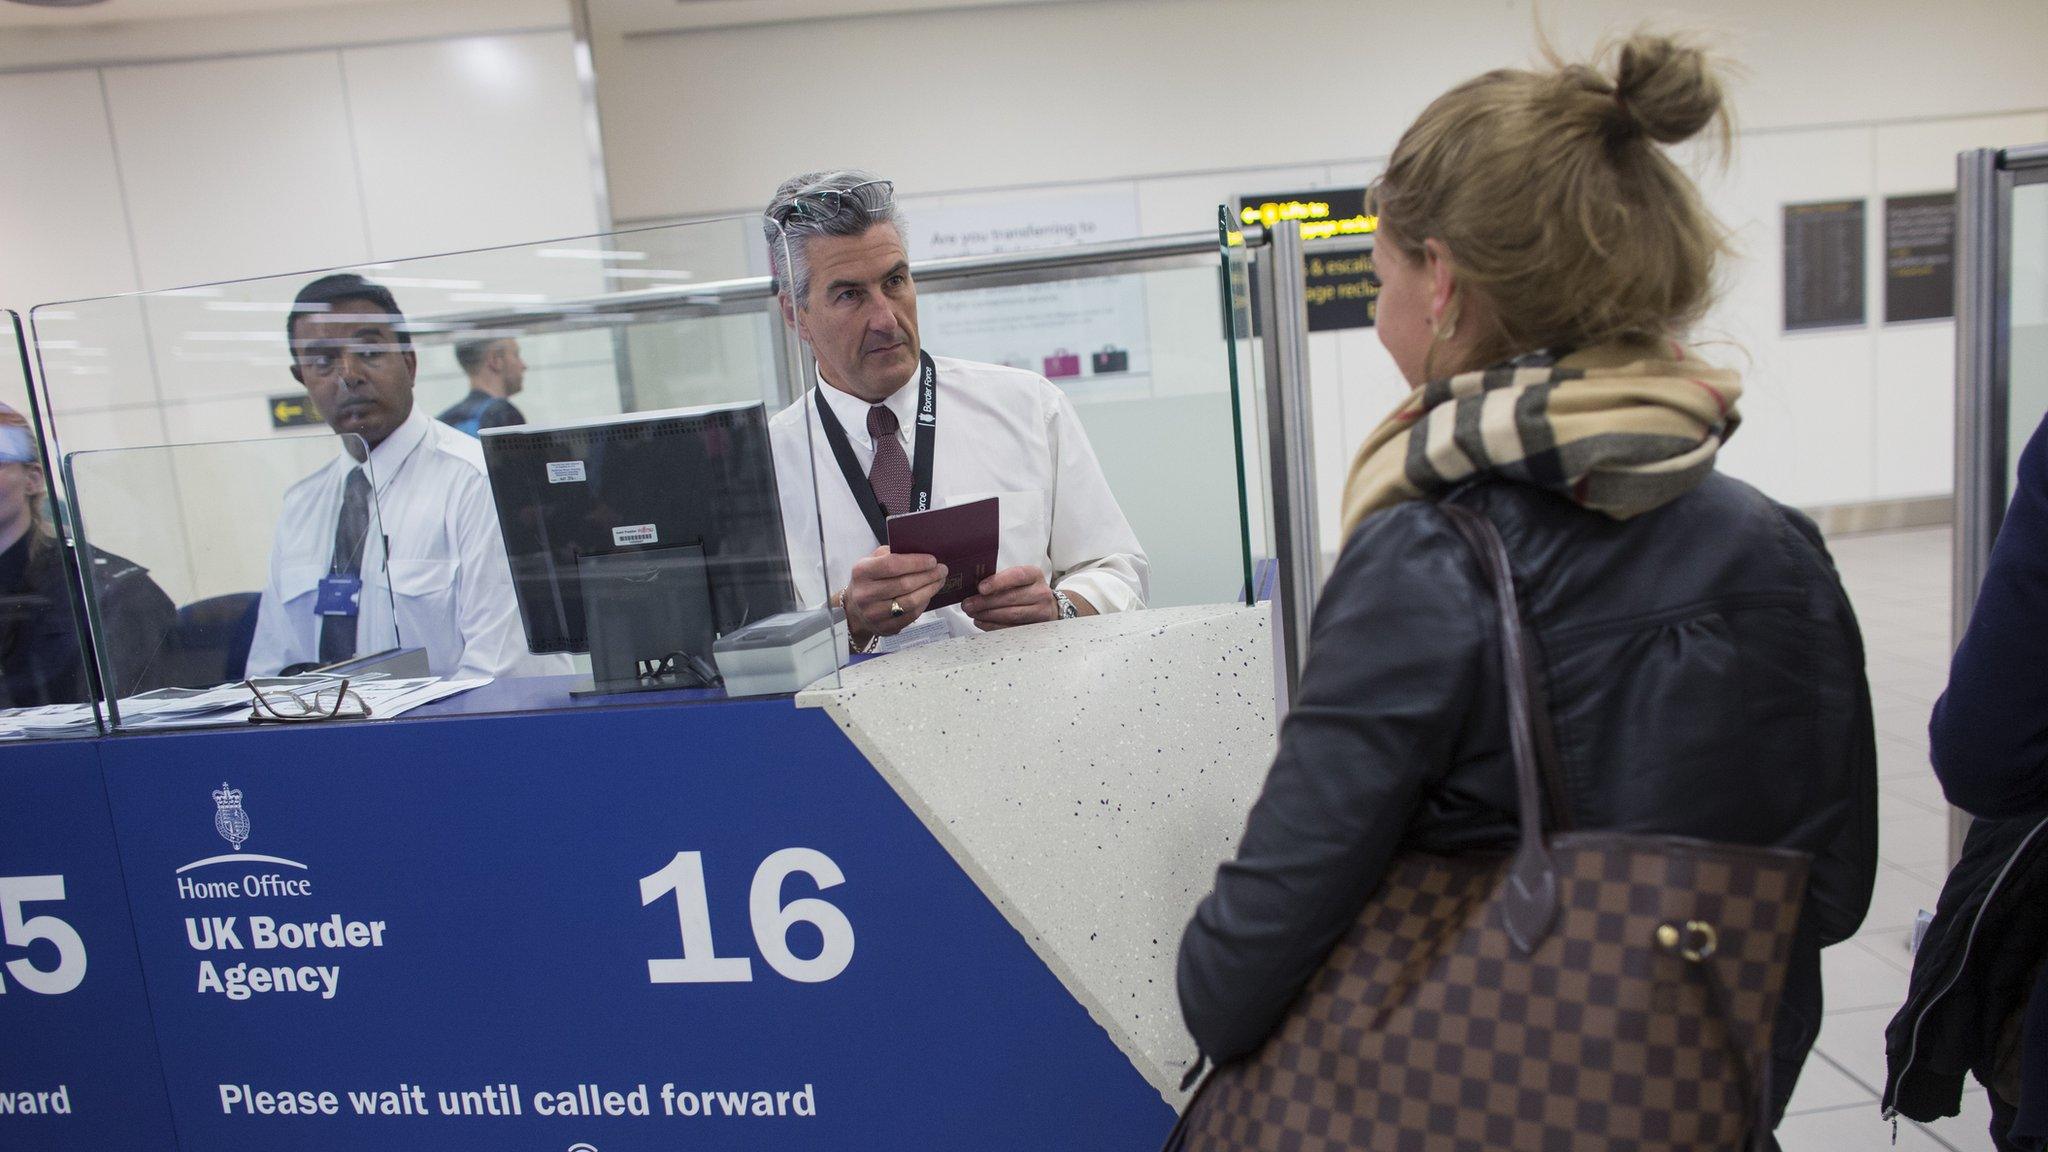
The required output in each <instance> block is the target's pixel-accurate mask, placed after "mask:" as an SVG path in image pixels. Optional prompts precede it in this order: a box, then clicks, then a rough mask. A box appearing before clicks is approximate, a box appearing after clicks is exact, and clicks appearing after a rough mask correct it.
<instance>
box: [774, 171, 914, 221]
mask: <svg viewBox="0 0 2048 1152" xmlns="http://www.w3.org/2000/svg"><path fill="white" fill-rule="evenodd" d="M895 196H896V185H895V184H894V183H893V182H891V181H888V180H869V181H867V182H865V183H862V184H855V185H854V186H853V187H851V188H816V189H812V190H809V191H804V192H798V193H797V194H795V195H794V196H791V197H790V198H789V199H787V200H784V201H782V202H781V203H779V204H776V205H775V206H774V207H772V208H770V209H768V218H769V219H770V220H773V221H775V222H776V223H777V224H785V223H788V222H789V221H790V220H792V219H803V220H829V219H831V218H832V217H834V216H837V215H839V213H840V212H841V211H843V210H844V209H845V207H846V205H847V203H848V202H851V203H854V204H857V205H859V206H860V207H861V208H863V209H865V210H866V211H869V212H877V211H880V210H881V209H883V208H887V207H888V206H889V204H890V202H891V201H892V200H893V199H894V198H895Z"/></svg>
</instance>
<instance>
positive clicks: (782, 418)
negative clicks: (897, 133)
mask: <svg viewBox="0 0 2048 1152" xmlns="http://www.w3.org/2000/svg"><path fill="white" fill-rule="evenodd" d="M765 231H766V232H767V235H768V245H769V249H770V260H771V262H772V263H773V264H774V266H775V278H776V282H777V284H778V285H780V289H781V293H782V297H781V299H782V311H783V316H784V318H785V319H787V320H788V321H789V322H790V323H792V324H794V325H796V328H797V332H798V335H799V336H801V337H802V339H803V340H804V342H805V343H807V344H809V345H810V347H811V351H812V353H813V354H814V355H815V356H816V357H817V361H818V383H817V386H816V387H814V388H812V389H811V390H810V392H809V393H807V394H806V395H805V396H804V397H803V398H802V399H800V400H798V401H797V402H796V403H795V404H792V405H791V406H789V407H788V408H786V409H784V410H783V411H782V412H781V413H779V414H777V415H776V417H775V419H774V421H773V423H772V425H771V431H772V434H773V437H774V440H775V458H776V467H777V471H778V479H779V481H780V485H779V486H780V489H781V493H782V499H783V503H784V522H785V523H786V524H788V525H790V531H791V535H792V537H794V538H796V540H797V541H798V542H797V543H794V544H793V545H792V553H793V555H792V561H793V566H794V567H795V568H796V570H797V574H798V580H799V582H800V583H801V581H802V580H803V578H804V577H803V573H804V570H805V558H804V556H803V555H802V554H803V553H804V552H805V551H807V550H806V549H804V548H803V547H802V545H801V543H800V541H801V538H802V537H803V535H804V528H803V526H804V525H807V524H817V523H819V522H820V521H821V520H822V523H823V528H824V550H825V556H824V565H823V567H824V570H825V575H826V581H827V585H828V587H829V588H831V589H832V592H831V596H830V599H831V600H832V602H833V603H835V604H843V605H844V607H845V609H846V620H847V625H848V627H849V628H850V629H851V631H852V633H853V640H854V644H855V647H856V648H870V647H873V648H880V649H884V650H886V649H887V648H889V647H891V646H898V645H901V644H902V643H905V642H908V641H909V640H910V639H911V637H909V636H901V635H899V634H902V633H904V631H905V630H906V629H908V628H910V627H911V626H912V625H918V624H919V621H920V617H922V616H923V615H924V614H925V606H926V605H927V604H928V603H930V601H931V599H932V597H933V596H934V595H935V594H936V593H937V592H938V590H939V588H940V586H941V585H942V584H943V583H944V581H945V575H946V574H945V570H944V568H943V567H941V566H940V564H939V563H938V561H937V560H936V559H935V558H933V557H931V556H915V555H905V556H893V555H890V553H889V550H888V548H887V547H886V546H881V547H878V545H882V544H883V542H884V540H885V539H886V529H885V527H884V525H883V517H884V516H887V515H893V514H897V513H902V512H906V511H910V510H912V509H914V508H919V507H930V508H943V507H947V506H949V505H953V504H963V503H967V502H969V501H972V500H975V499H979V498H981V497H985V496H999V497H1000V498H1001V501H1002V510H1001V517H1002V535H1001V542H1000V545H999V549H998V557H997V566H998V568H999V571H997V572H996V573H995V574H994V575H993V576H990V577H989V578H988V579H986V580H984V581H982V583H981V585H980V587H979V588H978V589H977V590H976V594H974V595H971V596H969V597H968V598H967V599H966V600H965V601H964V602H962V603H961V604H959V605H958V606H955V607H950V608H944V609H940V610H939V611H938V612H937V613H935V614H934V615H935V617H936V619H934V620H932V621H929V622H926V623H924V624H922V625H921V626H920V627H919V628H918V630H917V633H916V634H914V635H915V636H916V638H917V639H920V640H921V639H927V638H930V639H936V638H938V637H939V636H941V635H946V634H951V635H955V636H959V635H969V634H972V633H973V632H974V630H975V629H992V628H1009V627H1013V626H1015V625H1019V624H1032V623H1037V622H1040V621H1048V620H1058V619H1062V618H1071V617H1074V616H1092V615H1094V614H1096V613H1099V612H1122V611H1127V610H1129V609H1133V608H1142V607H1144V606H1145V582H1146V577H1147V573H1148V567H1147V564H1146V561H1145V551H1144V549H1143V548H1141V547H1140V546H1139V544H1138V540H1137V537H1136V536H1135V535H1134V534H1133V533H1132V532H1131V526H1130V523H1129V522H1128V521H1127V520H1125V519H1124V514H1123V510H1122V509H1121V508H1119V507H1118V506H1117V502H1116V497H1115V496H1114V495H1112V494H1111V493H1110V490H1109V484H1108V482H1107V481H1105V480H1104V479H1103V476H1102V469H1101V467H1100V466H1099V465H1098V464H1097V463H1096V460H1095V452H1094V450H1093V449H1092V448H1090V447H1089V444H1088V434H1087V433H1086V432H1085V431H1083V429H1082V427H1081V421H1080V418H1079V417H1078V416H1076V415H1075V413H1074V407H1073V405H1072V404H1070V403H1069V402H1068V401H1067V398H1066V395H1065V394H1064V393H1062V392H1061V391H1060V390H1059V389H1058V388H1056V387H1054V386H1053V385H1052V384H1051V383H1050V382H1048V381H1047V380H1046V379H1045V378H1044V377H1043V376H1039V375H1036V374H1035V373H1031V372H1026V371H1022V370H1020V369H1016V368H1005V367H1001V366H999V365H995V364H979V363H975V362H973V361H969V360H955V359H952V358H949V357H944V356H934V355H932V354H930V353H928V352H926V351H925V350H924V348H923V347H922V346H921V345H920V344H919V342H918V334H917V286H916V284H914V283H913V282H912V280H911V277H910V258H909V256H908V255H907V253H906V251H905V248H904V240H903V230H902V227H901V224H900V222H899V219H898V216H897V213H896V209H895V204H894V200H893V187H892V185H891V184H890V183H889V182H888V181H886V180H878V179H876V178H874V177H873V176H872V175H871V174H869V173H866V172H857V171H847V172H831V173H811V174H808V175H804V176H797V177H795V178H793V179H790V180H787V181H785V182H784V183H783V185H782V187H780V188H778V189H776V192H775V198H774V199H773V200H771V201H770V202H769V205H768V212H767V222H766V226H765ZM785 245H786V246H787V249H788V251H787V254H786V256H785V253H784V251H783V249H784V246H785ZM785 260H786V261H787V262H788V263H789V264H791V265H793V267H784V266H783V265H784V263H785ZM926 412H929V413H931V415H930V416H927V417H925V418H924V421H923V422H924V424H925V425H926V427H922V428H921V427H919V423H920V413H926ZM914 432H915V433H916V434H915V435H913V433H914ZM927 450H929V452H930V454H931V457H932V458H931V459H929V460H925V459H919V458H918V457H920V456H922V455H923V454H924V453H925V452H926V451H927ZM842 461H844V462H842ZM855 464H857V465H858V468H857V469H856V468H855V467H853V465H855ZM814 474H815V477H816V483H815V487H814V486H813V475H814ZM813 492H815V493H816V500H817V501H818V507H816V508H815V509H814V508H813V505H812V494H813ZM808 551H811V552H815V551H816V548H815V546H813V547H812V548H811V549H808ZM817 567H818V564H817V558H816V557H815V556H812V557H810V570H811V571H812V572H815V571H816V570H817ZM809 591H810V592H811V594H810V595H808V596H806V599H808V600H812V601H816V600H818V599H822V598H823V596H822V595H821V593H822V590H816V589H813V590H809ZM891 637H895V638H897V639H896V640H894V641H891V640H890V639H889V638H891Z"/></svg>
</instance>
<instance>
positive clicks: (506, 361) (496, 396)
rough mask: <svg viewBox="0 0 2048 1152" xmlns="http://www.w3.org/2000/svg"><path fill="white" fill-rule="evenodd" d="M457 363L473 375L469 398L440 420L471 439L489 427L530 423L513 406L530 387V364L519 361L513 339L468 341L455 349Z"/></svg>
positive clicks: (507, 337)
mask: <svg viewBox="0 0 2048 1152" xmlns="http://www.w3.org/2000/svg"><path fill="white" fill-rule="evenodd" d="M455 362H456V363H457V364H460V365H462V370H463V371H464V372H467V373H469V395H467V396H464V397H463V398H462V399H460V400H458V401H456V402H455V404H454V405H453V406H452V407H450V408H449V409H448V410H447V411H446V412H443V413H441V415H440V416H438V417H436V419H438V420H440V421H441V423H443V424H446V425H448V426H449V427H451V428H459V429H461V430H462V431H464V432H467V433H469V434H470V435H471V436H474V435H476V434H477V433H479V432H481V431H483V430H484V429H486V428H503V427H505V426H507V425H510V424H524V423H526V416H525V415H524V414H523V413H521V412H520V411H519V409H517V408H515V407H513V406H512V399H511V398H512V397H513V396H516V395H518V393H519V390H520V389H521V388H524V387H525V386H526V361H524V360H521V359H520V358H519V341H517V340H514V339H513V338H511V337H510V336H498V337H491V338H488V339H483V340H465V341H463V342H462V343H460V344H457V345H456V346H455Z"/></svg>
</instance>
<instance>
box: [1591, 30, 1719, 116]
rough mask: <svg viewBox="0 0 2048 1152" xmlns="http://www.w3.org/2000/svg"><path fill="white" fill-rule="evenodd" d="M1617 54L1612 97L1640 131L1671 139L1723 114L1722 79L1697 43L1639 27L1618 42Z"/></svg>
mask: <svg viewBox="0 0 2048 1152" xmlns="http://www.w3.org/2000/svg"><path fill="white" fill-rule="evenodd" d="M1617 55H1618V59H1617V61H1616V64H1615V71H1614V98H1615V103H1616V104H1617V106H1619V107H1620V109H1621V110H1622V111H1623V113H1625V114H1626V117H1627V119H1628V121H1629V122H1630V123H1631V124H1632V125H1634V126H1635V127H1636V128H1637V129H1638V130H1640V131H1641V132H1642V134H1643V135H1645V136H1648V137H1649V138H1650V139H1652V140H1655V141H1656V142H1658V143H1659V144H1676V143H1679V142H1680V141H1683V140H1690V139H1691V138H1692V137H1694V136H1696V135H1698V134H1699V133H1700V132H1701V130H1703V129H1705V128H1706V127H1707V126H1708V125H1709V124H1712V123H1714V121H1715V120H1716V119H1717V118H1718V117H1720V116H1721V115H1722V108H1721V81H1720V79H1719V77H1717V76H1716V75H1715V70H1714V67H1713V64H1712V61H1711V60H1710V59H1709V58H1708V56H1707V54H1706V53H1705V52H1704V51H1702V50H1701V49H1699V48H1697V47H1694V46H1693V45H1690V44H1686V43H1684V42H1682V41H1679V40H1676V39H1673V38H1672V37H1669V36H1656V35H1651V34H1648V33H1641V32H1639V33H1637V34H1635V35H1634V36H1631V37H1629V38H1628V39H1627V40H1625V41H1623V42H1622V44H1621V49H1620V51H1619V53H1618V54H1617Z"/></svg>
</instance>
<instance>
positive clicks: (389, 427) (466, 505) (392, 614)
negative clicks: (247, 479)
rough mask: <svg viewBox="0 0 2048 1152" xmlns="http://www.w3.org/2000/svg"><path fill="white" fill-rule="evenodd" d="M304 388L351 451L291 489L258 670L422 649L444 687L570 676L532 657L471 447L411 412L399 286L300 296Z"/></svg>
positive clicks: (343, 281)
mask: <svg viewBox="0 0 2048 1152" xmlns="http://www.w3.org/2000/svg"><path fill="white" fill-rule="evenodd" d="M285 334H286V337H287V339H288V340H289V341H290V345H291V354H292V377H293V378H294V379H296V380H297V381H298V382H299V383H300V384H301V385H303V386H304V387H305V389H306V394H307V395H308V396H309V397H310V398H311V399H312V401H313V407H314V408H315V409H316V410H317V411H318V412H319V413H320V415H321V416H322V418H324V419H325V420H326V421H327V424H328V426H329V427H331V428H333V429H334V431H335V432H336V433H338V434H341V435H344V436H347V437H350V438H349V439H346V440H344V441H343V442H342V443H343V447H344V449H345V450H344V451H343V452H341V453H340V454H338V455H337V456H336V457H335V459H334V460H333V461H332V462H331V463H329V464H328V465H327V466H326V467H324V468H322V469H320V470H319V471H317V472H315V473H313V474H312V475H311V476H308V477H306V478H305V479H304V480H301V481H299V482H298V483H297V484H294V485H292V487H291V488H290V489H289V490H287V491H286V492H285V496H284V509H283V512H282V514H281V515H280V517H279V520H278V526H277V536H276V539H275V542H274V543H273V544H272V546H271V551H270V578H269V581H268V583H267V584H266V586H265V587H264V590H263V601H262V605H261V607H260V608H259V610H258V612H257V617H256V636H255V640H254V641H253V642H252V643H251V645H250V648H249V662H248V675H251V676H267V675H271V674H274V673H277V672H279V671H281V670H283V669H285V668H288V667H295V666H304V665H313V666H318V665H326V664H333V663H337V662H339V661H343V660H347V659H350V658H352V657H356V656H368V655H371V654H373V653H375V652H377V651H378V650H380V649H382V648H385V647H389V646H391V645H392V644H394V643H396V644H400V645H403V646H405V647H411V648H424V649H425V650H426V653H427V666H428V668H429V670H431V671H432V672H433V674H434V675H436V676H459V677H473V676H491V677H499V676H518V675H529V676H531V675H550V674H554V673H567V672H569V671H571V669H572V667H573V666H572V665H571V663H570V661H569V658H568V657H566V656H535V655H533V654H531V653H529V652H528V651H527V647H526V632H525V629H524V627H523V626H522V625H521V623H520V619H519V606H518V603H517V602H516V601H515V600H514V599H513V595H512V570H511V566H510V564H508V563H507V561H506V559H505V542H504V538H503V537H502V536H501V535H500V534H499V529H498V514H497V509H496V506H495V505H494V504H493V502H492V500H491V487H490V481H489V479H488V477H487V476H486V474H485V472H484V459H483V447H482V445H480V444H478V443H477V442H476V440H475V438H473V437H470V436H464V435H462V434H461V433H459V432H456V431H455V430H454V429H452V428H448V427H445V426H443V425H440V424H437V423H435V422H434V421H433V420H431V419H428V417H427V415H426V413H425V412H424V411H422V410H420V409H418V408H416V407H415V406H414V404H413V376H414V373H415V372H416V371H417V369H418V363H419V362H418V358H417V357H416V356H415V354H414V352H413V348H412V336H411V333H410V332H409V331H408V328H407V325H406V321H405V317H404V315H403V314H402V313H400V312H399V310H398V301H397V300H396V299H395V298H394V297H393V296H392V295H391V290H390V289H388V288H385V287H384V286H383V285H381V284H374V283H372V282H370V281H368V280H365V279H363V278H362V277H361V276H358V275H356V274H354V273H352V272H343V273H336V274H334V275H330V276H322V277H321V278H320V279H318V280H315V281H313V282H312V283H310V284H308V285H306V286H305V287H304V288H301V289H300V290H299V294H298V298H297V299H295V300H293V301H292V307H291V311H290V313H289V314H288V315H287V317H286V319H285Z"/></svg>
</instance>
